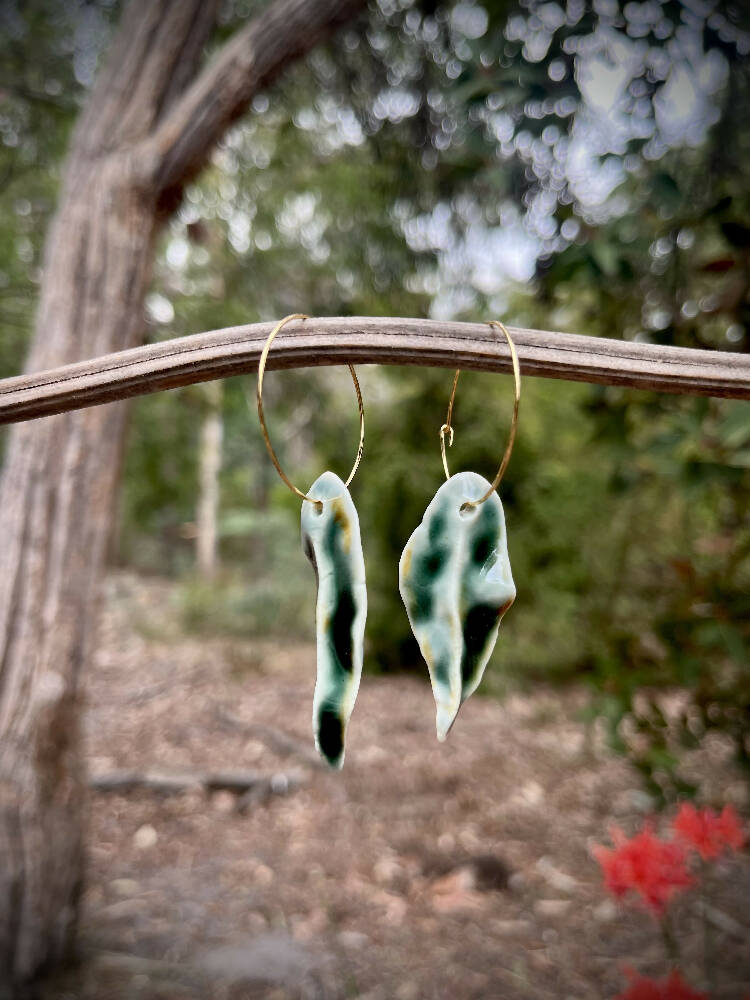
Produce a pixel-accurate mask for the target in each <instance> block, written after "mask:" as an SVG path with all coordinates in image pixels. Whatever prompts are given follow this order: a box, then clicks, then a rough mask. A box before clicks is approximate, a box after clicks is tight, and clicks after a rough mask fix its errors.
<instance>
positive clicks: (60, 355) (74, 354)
mask: <svg viewBox="0 0 750 1000" xmlns="http://www.w3.org/2000/svg"><path fill="white" fill-rule="evenodd" d="M219 6H220V0H159V3H154V2H153V0H131V2H130V4H129V5H128V7H127V9H126V12H125V14H124V16H123V20H122V24H121V26H120V28H119V30H118V33H117V36H116V38H115V42H114V44H113V46H112V50H111V52H110V55H109V57H108V59H107V62H106V65H105V66H104V68H103V70H102V72H101V74H100V76H99V78H98V79H97V83H96V86H95V88H94V91H93V93H92V95H91V98H90V100H89V103H88V105H87V108H86V110H85V111H84V113H83V115H82V116H81V119H80V121H79V123H78V126H77V128H76V131H75V134H74V136H73V141H72V146H71V150H70V154H69V159H68V165H67V169H66V174H65V181H64V185H63V189H62V192H61V196H60V204H59V207H58V213H57V216H56V218H55V220H54V222H53V224H52V227H51V230H50V233H49V236H48V240H47V246H46V249H45V268H44V279H43V282H42V292H41V299H40V304H39V312H38V317H37V324H36V335H35V339H34V344H33V347H32V350H31V354H30V357H29V361H28V364H27V370H28V371H35V370H39V369H41V368H49V367H52V366H55V365H61V364H66V363H69V362H72V361H77V360H80V359H83V358H86V357H91V356H94V355H98V354H104V353H108V352H111V351H118V350H121V349H123V348H127V347H131V346H133V345H134V344H136V343H137V341H138V339H139V337H140V334H141V325H142V313H143V300H144V297H145V293H146V290H147V286H148V281H149V273H150V267H151V260H152V255H153V245H154V237H155V234H156V231H157V228H158V225H159V223H160V221H162V220H163V219H164V218H165V217H166V214H167V212H168V211H169V210H173V209H174V208H175V207H176V205H177V204H178V203H179V199H180V194H181V187H182V185H183V184H184V182H185V180H186V179H187V178H188V177H189V176H191V175H192V174H194V173H195V172H196V171H197V170H198V169H199V168H200V167H201V166H202V165H203V163H204V162H205V160H206V157H207V155H208V153H209V151H210V149H211V148H212V146H213V145H214V144H215V143H216V141H217V140H218V139H219V138H220V136H221V135H222V133H223V132H224V130H225V129H226V127H227V126H228V125H229V123H230V122H231V121H233V120H234V119H235V118H236V117H237V116H238V115H239V114H240V113H241V112H242V111H243V110H244V109H245V107H246V106H247V103H248V102H249V100H250V99H251V98H252V96H253V94H254V93H255V92H257V90H258V89H259V88H260V87H261V86H263V85H265V84H267V83H269V82H270V81H271V80H273V78H274V77H275V76H276V75H277V74H278V73H279V72H281V71H282V70H283V69H284V68H285V67H286V66H287V65H288V64H289V63H290V62H291V61H293V60H294V59H295V58H297V57H299V56H301V55H303V54H304V53H305V52H307V51H308V50H309V49H310V48H311V47H312V46H313V45H314V44H315V43H316V42H317V41H318V40H319V39H320V38H322V37H324V36H325V34H327V33H328V32H330V31H331V30H332V29H333V28H334V27H335V26H337V25H338V24H339V23H341V22H342V21H344V20H346V19H347V18H348V17H350V16H351V15H352V14H353V13H354V12H355V11H356V10H357V9H358V8H359V7H360V6H362V0H276V2H274V3H272V4H269V5H267V6H266V7H265V8H263V9H262V11H261V13H260V14H259V15H258V16H257V17H256V18H254V19H253V20H252V21H250V22H248V23H247V24H246V25H245V26H243V28H242V29H241V30H239V31H238V32H236V34H235V35H234V36H233V37H232V38H231V39H230V41H229V42H227V43H225V45H224V46H223V48H222V49H221V50H220V51H219V53H218V55H217V56H216V57H215V58H214V59H213V60H212V61H211V62H210V63H209V64H207V66H205V67H204V68H203V69H202V70H201V72H200V73H199V74H198V75H196V71H197V68H198V63H199V60H200V56H201V53H202V51H203V49H204V47H205V44H206V42H207V40H208V38H209V36H210V34H211V32H212V30H213V26H214V22H215V18H216V14H217V10H218V8H219ZM123 405H124V404H119V403H118V404H114V405H110V406H104V407H94V408H92V409H88V410H81V411H78V412H75V413H68V414H64V415H62V416H58V417H47V418H45V419H42V420H37V421H33V422H31V423H28V424H22V425H19V426H17V427H15V428H14V429H13V431H12V433H11V436H10V441H9V444H8V449H7V452H6V461H5V467H4V470H3V475H2V479H1V480H0V539H2V547H0V994H2V990H3V989H6V990H7V994H8V995H11V996H13V995H15V991H16V989H17V988H18V989H19V990H20V986H21V984H23V983H27V982H29V981H30V980H32V979H33V978H34V977H35V976H36V975H38V974H39V973H40V972H41V971H42V970H43V969H45V968H46V967H49V966H51V965H53V964H55V963H56V962H58V961H59V960H60V959H61V958H62V957H63V956H64V955H65V953H66V951H67V949H68V946H69V945H70V943H71V938H72V934H73V931H74V929H75V923H76V916H77V904H78V898H79V894H80V887H81V883H82V872H83V848H82V819H83V809H84V801H85V800H84V780H83V777H84V776H83V774H82V761H81V753H80V726H79V719H80V697H81V695H80V690H81V688H80V675H81V670H82V668H83V666H84V664H85V663H86V662H87V660H88V659H89V656H90V652H91V647H92V637H93V628H94V623H95V620H96V618H95V610H96V599H97V596H98V590H99V584H100V578H101V569H102V564H103V561H104V554H105V548H106V544H107V540H108V534H109V529H110V523H111V514H112V509H113V501H114V494H115V488H116V485H117V484H116V479H117V470H118V465H119V463H118V461H117V456H118V454H119V451H120V447H121V443H122V434H123V427H124V415H125V414H124V410H123Z"/></svg>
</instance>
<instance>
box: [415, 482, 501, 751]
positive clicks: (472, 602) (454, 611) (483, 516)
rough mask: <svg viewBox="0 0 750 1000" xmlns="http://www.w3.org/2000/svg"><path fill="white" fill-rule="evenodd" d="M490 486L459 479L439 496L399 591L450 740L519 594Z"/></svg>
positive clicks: (440, 727) (440, 731) (440, 725)
mask: <svg viewBox="0 0 750 1000" xmlns="http://www.w3.org/2000/svg"><path fill="white" fill-rule="evenodd" d="M490 488H491V487H490V484H489V483H488V482H487V480H486V479H484V478H483V477H482V476H479V475H477V474H476V473H474V472H461V473H459V474H458V475H455V476H451V478H450V479H449V480H448V481H447V482H445V483H443V485H442V486H441V487H440V489H439V490H438V491H437V493H436V494H435V497H434V498H433V500H432V502H431V503H430V505H429V506H428V508H427V510H426V511H425V513H424V517H423V518H422V523H421V524H420V525H419V526H418V527H417V528H416V530H415V531H414V533H413V534H412V536H411V538H410V539H409V541H408V542H407V543H406V547H405V548H404V551H403V553H402V555H401V560H400V562H399V590H400V591H401V597H402V598H403V601H404V604H405V605H406V611H407V614H408V616H409V622H410V624H411V627H412V631H413V632H414V635H415V637H416V639H417V642H418V643H419V648H420V649H421V651H422V655H423V656H424V658H425V660H426V661H427V666H428V668H429V671H430V680H431V682H432V691H433V694H434V696H435V701H436V703H437V719H436V726H437V736H438V739H439V740H444V739H445V738H446V736H447V735H448V731H449V729H450V727H451V726H452V725H453V722H454V720H455V718H456V714H457V713H458V710H459V708H460V707H461V703H462V702H463V701H465V700H466V699H467V698H468V697H469V695H470V694H472V692H473V691H475V690H476V688H477V687H478V685H479V682H480V681H481V679H482V674H483V673H484V668H485V666H486V665H487V661H488V660H489V658H490V655H491V654H492V650H493V649H494V648H495V641H496V640H497V633H498V629H499V627H500V620H501V618H502V617H503V615H504V614H505V612H506V611H507V610H508V608H509V607H510V606H511V604H512V603H513V601H514V599H515V596H516V588H515V585H514V583H513V577H512V575H511V570H510V561H509V559H508V547H507V542H506V535H505V517H504V514H503V505H502V503H501V502H500V498H499V497H498V495H497V493H495V492H492V493H491V494H490V496H489V498H488V499H487V500H486V501H485V502H484V503H481V504H478V505H477V506H476V507H470V508H468V509H467V510H465V511H462V510H461V506H462V505H463V504H464V503H465V502H466V501H467V500H478V499H479V498H480V497H482V496H484V494H485V493H486V492H487V490H488V489H490Z"/></svg>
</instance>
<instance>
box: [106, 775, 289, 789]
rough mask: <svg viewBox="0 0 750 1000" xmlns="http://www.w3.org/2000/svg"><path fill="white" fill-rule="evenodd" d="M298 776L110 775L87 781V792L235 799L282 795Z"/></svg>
mask: <svg viewBox="0 0 750 1000" xmlns="http://www.w3.org/2000/svg"><path fill="white" fill-rule="evenodd" d="M301 780H302V779H301V777H300V775H299V774H296V773H295V774H261V773H260V772H258V771H217V772H212V771H209V772H205V773H204V772H202V771H197V772H186V773H177V772H175V773H172V772H162V771H110V772H108V773H105V774H94V775H91V776H90V777H89V788H91V789H93V790H94V791H97V792H116V793H118V794H122V795H125V794H127V793H128V792H133V791H139V790H143V791H148V792H154V793H155V794H157V795H181V794H182V793H183V792H189V791H193V790H199V791H203V792H206V793H208V794H210V793H212V792H219V791H226V792H233V793H234V794H235V795H244V794H246V793H247V792H251V791H252V792H254V793H256V794H257V793H259V792H263V793H268V794H272V795H285V794H286V793H287V792H288V791H289V790H290V789H292V788H296V787H297V785H299V783H300V781H301Z"/></svg>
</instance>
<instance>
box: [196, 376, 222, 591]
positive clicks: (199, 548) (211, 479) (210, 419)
mask: <svg viewBox="0 0 750 1000" xmlns="http://www.w3.org/2000/svg"><path fill="white" fill-rule="evenodd" d="M221 387H222V383H221V382H211V383H209V385H208V386H207V387H206V397H207V398H206V404H205V405H206V410H205V413H204V415H203V425H202V426H201V442H200V454H199V466H200V470H199V493H198V509H197V512H196V517H195V555H196V562H197V565H198V573H199V575H200V576H201V577H202V578H203V579H204V580H212V579H213V578H214V576H215V575H216V567H217V562H218V551H217V548H218V521H219V473H220V471H221V440H222V436H223V434H222V431H223V424H222V420H221V398H222V391H221Z"/></svg>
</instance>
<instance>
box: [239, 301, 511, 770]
mask: <svg viewBox="0 0 750 1000" xmlns="http://www.w3.org/2000/svg"><path fill="white" fill-rule="evenodd" d="M307 318H308V317H307V316H305V315H304V314H302V313H293V314H292V315H290V316H286V317H285V318H284V319H282V320H281V321H280V322H279V323H277V324H276V326H275V327H274V329H273V330H272V331H271V333H270V335H269V337H268V339H267V340H266V343H265V345H264V347H263V351H262V353H261V357H260V362H259V364H258V388H257V403H258V417H259V419H260V425H261V430H262V433H263V439H264V441H265V444H266V448H267V449H268V453H269V455H270V456H271V461H272V462H273V464H274V466H275V468H276V471H277V472H278V473H279V475H280V476H281V478H282V479H283V481H284V482H285V483H286V485H287V486H288V487H289V489H291V490H292V492H293V493H295V494H296V495H297V496H298V497H300V499H301V500H302V544H303V549H304V551H305V554H306V555H307V557H308V559H309V560H310V562H311V563H312V565H313V569H314V570H315V576H316V580H317V588H318V590H317V602H316V611H315V625H316V644H317V680H316V684H315V694H314V696H313V734H314V736H315V745H316V747H317V748H318V751H319V752H320V753H321V754H322V755H323V756H324V757H325V759H326V760H327V761H328V763H329V764H331V766H332V767H335V768H340V767H341V766H342V765H343V762H344V743H345V736H346V728H347V725H348V722H349V718H350V716H351V713H352V710H353V708H354V702H355V700H356V697H357V692H358V690H359V682H360V678H361V676H362V661H363V654H364V634H365V619H366V616H367V586H366V582H365V562H364V556H363V554H362V542H361V538H360V531H359V518H358V516H357V511H356V508H355V506H354V501H353V500H352V498H351V494H350V493H349V484H350V483H351V481H352V479H353V478H354V475H355V473H356V471H357V468H358V466H359V463H360V460H361V458H362V450H363V446H364V434H365V418H364V406H363V404H362V393H361V391H360V388H359V382H358V380H357V375H356V373H355V371H354V368H353V367H352V365H348V366H347V367H348V368H349V371H350V373H351V376H352V381H353V382H354V389H355V392H356V396H357V406H358V409H359V430H360V433H359V447H358V449H357V456H356V459H355V461H354V465H353V467H352V470H351V472H350V473H349V477H348V479H347V480H346V482H343V481H342V480H341V479H339V477H338V476H337V475H336V474H335V473H333V472H324V473H323V474H322V475H321V476H319V477H318V479H316V480H315V482H314V483H313V484H312V486H311V487H310V490H309V492H308V493H303V492H302V491H301V490H299V489H297V487H296V486H295V485H294V484H293V483H292V482H291V481H290V480H289V479H288V478H287V476H286V474H285V473H284V470H283V469H282V467H281V464H280V462H279V460H278V458H277V456H276V453H275V451H274V449H273V446H272V444H271V440H270V438H269V435H268V428H267V427H266V421H265V416H264V413H263V376H264V373H265V368H266V361H267V359H268V353H269V351H270V349H271V344H272V343H273V341H274V338H275V337H276V335H277V334H278V332H279V331H280V330H281V328H282V327H283V326H284V325H285V324H286V323H288V322H289V321H290V320H294V319H301V320H304V319H307ZM490 326H492V327H495V328H496V329H499V330H500V331H501V332H502V333H503V334H504V336H505V339H506V340H507V342H508V347H509V348H510V354H511V358H512V361H513V376H514V382H515V397H514V405H513V419H512V423H511V430H510V434H509V437H508V444H507V446H506V449H505V454H504V456H503V460H502V463H501V465H500V468H499V469H498V472H497V475H496V476H495V478H494V480H493V481H492V483H490V482H488V481H487V480H486V479H484V478H483V477H482V476H480V475H477V473H475V472H460V473H458V474H457V475H454V476H451V474H450V471H449V469H448V460H447V457H446V444H445V439H446V436H447V437H448V447H450V446H451V445H452V444H453V427H452V426H451V417H452V414H453V403H454V400H455V395H456V388H457V385H458V376H459V374H460V372H459V371H457V372H456V374H455V377H454V379H453V389H452V391H451V396H450V402H449V404H448V414H447V417H446V421H445V423H444V424H443V426H442V427H441V428H440V450H441V454H442V459H443V468H444V470H445V478H446V482H445V483H443V485H442V486H441V487H440V488H439V489H438V491H437V493H436V494H435V496H434V498H433V500H432V501H431V503H430V504H429V506H428V507H427V509H426V511H425V513H424V516H423V518H422V523H421V524H419V525H418V526H417V528H416V529H415V530H414V532H413V534H412V536H411V538H410V539H409V541H408V542H407V543H406V546H405V548H404V551H403V553H402V555H401V559H400V561H399V574H398V580H399V590H400V593H401V597H402V599H403V602H404V605H405V606H406V612H407V615H408V617H409V623H410V625H411V628H412V631H413V632H414V636H415V638H416V640H417V642H418V643H419V648H420V650H421V652H422V656H423V657H424V659H425V661H426V663H427V666H428V669H429V673H430V681H431V683H432V691H433V694H434V697H435V702H436V706H437V715H436V728H437V736H438V739H439V740H441V741H442V740H444V739H445V738H446V736H447V735H448V731H449V730H450V728H451V726H452V725H453V722H454V721H455V718H456V715H457V714H458V710H459V708H460V707H461V704H462V703H463V702H464V701H465V700H466V699H467V698H468V697H469V695H471V694H472V693H473V692H474V691H475V690H476V689H477V687H478V686H479V682H480V681H481V679H482V675H483V673H484V669H485V667H486V665H487V661H488V660H489V658H490V656H491V654H492V650H493V649H494V647H495V642H496V640H497V634H498V630H499V627H500V621H501V619H502V617H503V615H504V614H505V612H506V611H507V610H508V608H509V607H510V606H511V604H512V603H513V601H514V599H515V596H516V588H515V585H514V583H513V577H512V574H511V569H510V561H509V559H508V546H507V540H506V532H505V516H504V514H503V505H502V503H501V502H500V498H499V497H498V495H497V493H496V492H495V491H496V489H497V487H498V485H499V483H500V480H501V479H502V477H503V475H504V473H505V470H506V468H507V466H508V462H509V460H510V456H511V452H512V450H513V442H514V440H515V434H516V427H517V423H518V406H519V401H520V393H521V376H520V370H519V365H518V357H517V355H516V350H515V347H514V344H513V341H512V340H511V337H510V334H509V333H508V331H507V330H506V329H505V327H504V326H503V324H502V323H500V322H498V321H496V320H493V321H492V322H491V323H490Z"/></svg>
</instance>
